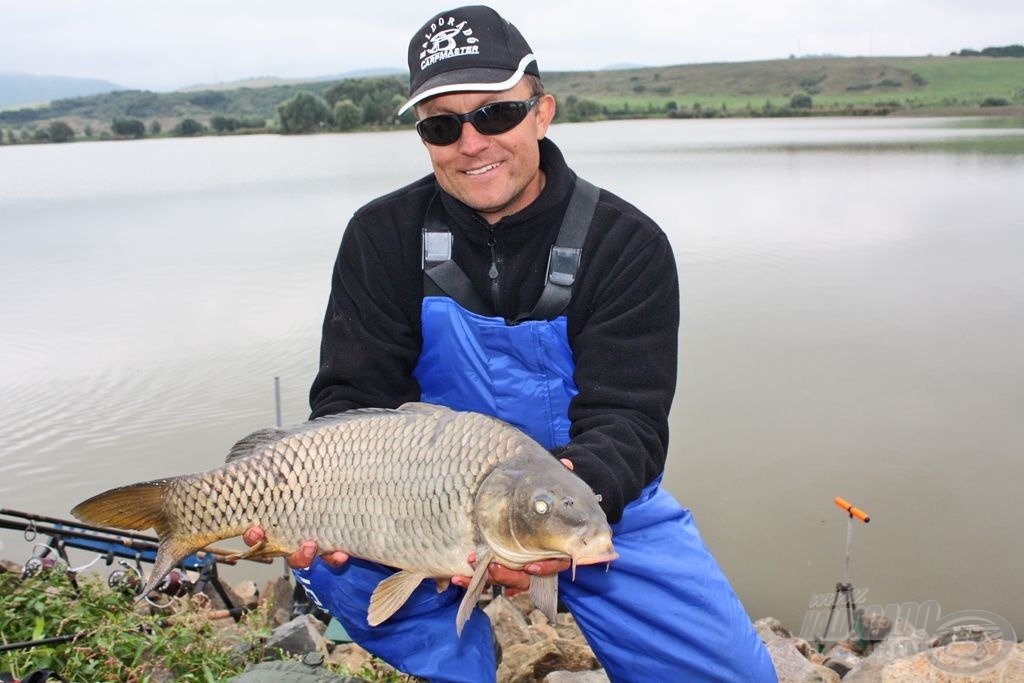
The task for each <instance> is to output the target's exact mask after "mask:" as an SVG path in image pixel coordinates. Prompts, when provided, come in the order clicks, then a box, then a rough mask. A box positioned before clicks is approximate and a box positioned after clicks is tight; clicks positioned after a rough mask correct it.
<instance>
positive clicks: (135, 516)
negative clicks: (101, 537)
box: [71, 479, 170, 539]
mask: <svg viewBox="0 0 1024 683" xmlns="http://www.w3.org/2000/svg"><path fill="white" fill-rule="evenodd" d="M169 483H170V480H169V479H162V480H159V481H147V482H143V483H141V484H132V485H131V486H121V487H119V488H116V489H110V490H109V491H105V492H103V493H101V494H99V495H96V496H93V497H92V498H90V499H89V500H86V501H84V502H81V503H79V504H78V505H76V506H75V507H73V508H72V509H71V514H73V515H74V516H75V517H77V518H78V519H80V520H82V521H83V522H85V523H86V524H93V525H95V526H112V527H115V528H118V529H135V530H137V531H145V530H146V529H154V530H155V531H156V535H157V536H159V537H160V538H161V539H162V538H163V537H164V536H165V535H166V534H167V533H168V532H169V531H170V523H169V520H168V519H167V517H166V515H165V513H164V509H163V501H164V492H165V491H166V490H167V487H168V484H169Z"/></svg>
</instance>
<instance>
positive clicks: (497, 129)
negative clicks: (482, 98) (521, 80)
mask: <svg viewBox="0 0 1024 683" xmlns="http://www.w3.org/2000/svg"><path fill="white" fill-rule="evenodd" d="M527 109H528V107H527V104H526V102H496V103H494V104H489V105H487V106H486V107H481V108H480V109H477V110H476V111H475V112H474V113H473V119H472V121H473V127H474V128H476V129H477V130H478V131H480V132H481V133H483V134H484V135H501V134H502V133H504V132H505V131H509V130H512V129H513V128H515V127H516V126H518V125H519V123H520V122H521V121H522V120H523V119H524V118H526V112H527Z"/></svg>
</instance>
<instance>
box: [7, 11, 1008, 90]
mask: <svg viewBox="0 0 1024 683" xmlns="http://www.w3.org/2000/svg"><path fill="white" fill-rule="evenodd" d="M490 4H491V6H492V7H494V8H495V9H497V10H498V11H499V12H501V13H502V14H503V15H504V16H505V17H506V18H507V19H509V21H511V22H512V23H513V24H515V25H516V26H517V27H518V28H519V29H520V30H521V31H522V32H523V34H524V35H525V36H526V38H527V40H528V41H529V42H530V44H531V46H532V47H533V50H534V52H535V53H536V55H537V57H538V63H539V65H540V68H541V73H543V72H544V70H553V71H554V70H557V71H566V70H589V69H600V68H602V67H605V66H609V65H613V64H622V63H629V64H640V65H644V66H660V65H668V64H687V63H701V62H716V61H728V62H735V61H747V60H761V59H775V58H785V57H788V56H790V55H792V54H796V55H805V54H826V53H827V54H836V55H846V56H856V55H876V56H877V55H926V54H935V55H943V54H948V53H949V52H951V51H954V50H959V49H961V48H965V47H971V48H975V49H980V48H983V47H987V46H992V45H1009V44H1013V43H1024V0H971V1H970V2H968V1H967V0H902V1H900V0H700V1H692V0H691V1H689V2H686V1H681V0H677V1H674V2H673V1H670V0H628V1H626V2H615V3H611V2H605V1H603V0H495V1H494V2H492V3H490ZM452 6H454V5H453V4H450V3H436V4H435V3H427V2H423V1H422V0H415V1H414V0H395V1H387V0H384V1H377V2H373V1H366V0H362V1H360V2H348V1H344V2H343V1H342V0H333V1H332V0H294V1H293V2H286V1H285V0H244V1H242V0H171V1H170V2H166V3H160V6H159V9H157V8H156V7H154V5H153V4H152V3H147V2H139V1H138V0H88V1H78V0H0V72H5V71H7V72H21V73H30V74H39V75H43V74H47V75H61V76H80V77H88V78H100V79H104V80H109V81H113V82H115V83H118V84H120V85H123V86H126V87H131V88H145V89H152V90H171V89H174V88H177V87H182V86H186V85H193V84H198V83H216V82H223V81H232V80H237V79H241V78H250V77H257V76H278V77H313V76H321V75H330V74H337V73H343V72H346V71H352V70H356V69H364V68H377V67H392V68H401V69H404V68H405V49H406V45H407V44H408V40H409V38H410V37H411V36H412V33H413V32H414V31H416V30H417V29H418V28H419V26H420V25H421V24H422V23H424V22H425V21H426V20H427V19H428V18H429V15H430V14H431V13H432V12H433V11H435V10H437V11H440V10H444V9H448V8H451V7H452Z"/></svg>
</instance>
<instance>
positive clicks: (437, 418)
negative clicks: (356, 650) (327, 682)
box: [71, 403, 618, 634]
mask: <svg viewBox="0 0 1024 683" xmlns="http://www.w3.org/2000/svg"><path fill="white" fill-rule="evenodd" d="M598 502H599V498H598V496H597V495H596V494H595V493H594V492H593V490H591V489H590V487H589V486H587V484H586V483H584V482H583V480H582V479H580V478H579V477H577V476H576V475H574V474H573V473H572V472H571V471H569V470H568V469H567V468H566V467H564V466H563V465H562V464H561V463H560V462H559V461H558V460H556V459H555V458H554V457H553V456H552V455H551V454H550V453H548V452H547V451H546V450H545V449H544V448H543V447H542V446H541V445H540V444H538V443H537V442H536V441H534V440H533V439H531V438H530V437H528V436H527V435H526V434H524V433H523V432H521V431H520V430H518V429H516V428H515V427H513V426H511V425H509V424H507V423H505V422H502V421H500V420H498V419H495V418H493V417H489V416H487V415H483V414H480V413H471V412H457V411H453V410H450V409H448V408H444V407H441V406H436V405H431V404H426V403H407V404H405V405H403V406H401V407H399V408H397V409H393V410H392V409H363V410H353V411H349V412H346V413H340V414H338V415H335V416H331V417H324V418H319V419H317V420H313V421H310V422H306V423H303V424H300V425H297V426H295V427H291V428H288V429H266V430H262V431H259V432H255V433H253V434H251V435H249V436H247V437H245V438H244V439H242V440H241V441H239V442H238V443H237V444H235V446H234V447H233V448H232V449H231V452H230V454H229V455H228V458H227V461H226V462H225V463H224V464H223V465H221V466H220V467H217V468H215V469H211V470H208V471H206V472H200V473H197V474H186V475H183V476H179V477H172V478H168V479H160V480H156V481H149V482H143V483H139V484H133V485H130V486H124V487H120V488H116V489H111V490H110V491H107V492H105V493H101V494H99V495H97V496H94V497H92V498H90V499H89V500H86V501H85V502H83V503H80V504H79V505H77V506H75V508H74V509H73V510H72V511H71V512H72V514H74V515H75V516H76V517H78V518H79V519H80V520H82V521H83V522H86V523H89V524H94V525H98V526H111V527H117V528H122V529H137V530H144V529H149V528H153V529H154V530H155V531H156V534H157V536H158V537H159V539H160V546H159V550H158V552H157V556H156V560H155V562H154V565H153V572H152V574H151V575H150V578H149V581H148V583H147V584H146V586H145V588H144V590H143V593H142V595H146V594H148V593H149V591H150V590H152V589H153V588H155V587H156V585H158V584H159V582H160V580H161V579H163V577H164V576H165V575H166V574H167V573H168V572H169V571H170V570H171V569H172V568H173V567H174V565H176V564H177V563H179V562H180V561H181V560H182V559H184V558H185V557H188V556H189V555H191V554H192V553H194V552H195V551H197V550H200V549H202V548H203V547H205V546H207V545H209V544H210V543H213V542H215V541H219V540H222V539H225V538H231V537H234V536H239V535H241V534H242V533H243V532H244V531H245V530H246V529H248V528H249V527H252V526H260V527H262V528H263V529H264V531H265V533H266V537H265V540H264V541H263V542H262V543H261V544H260V545H258V546H256V547H254V548H252V549H250V550H249V551H248V552H247V553H244V554H243V555H242V557H273V556H277V555H288V554H290V553H291V552H293V551H294V550H296V549H297V548H298V547H299V546H300V545H301V544H302V542H304V541H306V540H314V541H316V543H317V545H318V546H319V549H320V551H321V552H325V553H326V552H330V551H333V550H342V551H344V552H346V553H348V554H350V555H351V556H353V557H360V558H363V559H366V560H371V561H374V562H379V563H381V564H384V565H387V566H390V567H394V568H396V569H398V570H399V571H397V572H396V573H395V574H393V575H392V576H391V577H389V578H387V579H385V580H384V581H381V583H380V584H378V586H377V588H376V589H375V590H374V593H373V595H372V597H371V600H370V606H369V610H368V613H367V621H368V623H369V624H370V625H371V626H376V625H378V624H380V623H382V622H383V621H384V620H386V619H387V618H388V617H390V616H391V615H392V614H394V612H395V611H397V610H398V609H399V608H400V607H401V606H402V605H403V604H404V603H405V601H406V600H407V599H408V598H409V596H410V595H411V594H412V592H413V590H415V589H416V587H417V586H418V585H419V584H420V582H422V581H423V580H425V579H435V580H436V581H437V584H438V590H443V589H444V588H445V587H447V585H448V582H449V579H450V578H451V577H452V576H454V575H464V576H472V581H471V582H470V586H469V588H468V589H467V591H466V595H465V596H464V597H463V599H462V603H461V604H460V606H459V612H458V617H457V619H456V629H457V630H458V632H459V633H460V634H461V633H462V627H463V625H464V624H465V622H466V620H467V619H468V618H469V615H470V613H471V612H472V609H473V606H474V605H475V604H476V601H477V599H478V598H479V596H480V594H481V593H482V592H483V589H484V587H485V585H486V580H485V579H486V575H487V565H488V564H489V563H491V562H498V563H501V564H503V565H505V566H507V567H510V568H513V569H520V568H522V567H523V566H524V565H526V564H528V563H530V562H535V561H538V560H544V559H570V560H571V561H572V563H573V571H575V566H576V565H582V564H595V563H603V562H610V561H611V560H614V559H615V558H617V557H618V555H617V554H616V552H615V549H614V547H613V545H612V541H611V529H610V528H609V526H608V522H607V519H606V517H605V515H604V512H603V511H602V510H601V508H600V506H599V505H598ZM471 553H475V554H476V557H477V565H476V569H474V568H473V567H472V566H471V565H470V564H469V561H468V558H469V556H470V554H471ZM530 592H531V595H532V597H533V600H534V603H535V604H536V605H537V607H538V608H540V609H541V610H542V611H543V612H544V613H545V614H546V615H547V616H548V617H549V618H550V619H552V620H553V619H554V615H555V608H556V605H557V597H558V577H557V575H551V576H534V577H532V579H531V589H530Z"/></svg>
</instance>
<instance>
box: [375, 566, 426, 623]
mask: <svg viewBox="0 0 1024 683" xmlns="http://www.w3.org/2000/svg"><path fill="white" fill-rule="evenodd" d="M427 578H430V577H428V576H427V575H426V574H421V573H418V572H410V571H406V570H404V569H403V570H401V571H397V572H395V573H394V574H392V575H391V576H389V577H388V578H386V579H384V580H383V581H381V582H380V583H378V584H377V587H376V588H375V589H374V590H373V595H371V596H370V608H369V609H368V610H367V612H366V621H367V623H368V624H370V626H379V625H381V624H383V623H384V622H385V621H387V619H388V617H390V616H391V615H392V614H394V613H395V612H397V611H398V610H399V608H400V607H401V606H402V605H404V604H405V601H406V600H408V599H409V596H410V595H412V593H413V591H414V590H416V587H417V586H419V585H420V583H422V582H423V580H424V579H427Z"/></svg>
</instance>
